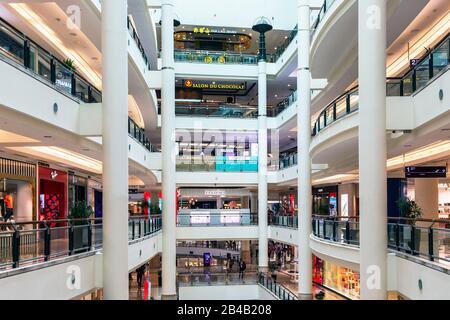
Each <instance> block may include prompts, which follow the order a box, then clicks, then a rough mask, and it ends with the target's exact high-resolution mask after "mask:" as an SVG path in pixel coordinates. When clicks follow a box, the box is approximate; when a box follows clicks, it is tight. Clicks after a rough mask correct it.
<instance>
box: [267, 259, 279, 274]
mask: <svg viewBox="0 0 450 320" xmlns="http://www.w3.org/2000/svg"><path fill="white" fill-rule="evenodd" d="M277 270H278V265H277V263H276V262H273V261H271V262H269V272H274V271H277Z"/></svg>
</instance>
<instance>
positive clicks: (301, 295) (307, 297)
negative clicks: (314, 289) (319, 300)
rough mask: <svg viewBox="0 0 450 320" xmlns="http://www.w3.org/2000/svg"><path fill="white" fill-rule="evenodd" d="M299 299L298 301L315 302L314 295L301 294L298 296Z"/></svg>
mask: <svg viewBox="0 0 450 320" xmlns="http://www.w3.org/2000/svg"><path fill="white" fill-rule="evenodd" d="M297 297H298V300H303V301H309V300H313V295H312V293H299V294H298V295H297Z"/></svg>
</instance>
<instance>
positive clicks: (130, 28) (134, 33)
mask: <svg viewBox="0 0 450 320" xmlns="http://www.w3.org/2000/svg"><path fill="white" fill-rule="evenodd" d="M127 27H128V32H129V33H130V35H131V38H132V39H133V40H134V42H135V43H136V45H137V47H138V49H139V51H140V52H141V56H142V59H143V60H144V63H145V65H146V66H147V68H148V70H150V65H149V61H148V58H147V54H146V53H145V50H144V47H143V46H142V43H141V39H139V36H138V33H137V31H136V29H135V28H134V26H133V24H132V23H131V20H130V18H129V17H127Z"/></svg>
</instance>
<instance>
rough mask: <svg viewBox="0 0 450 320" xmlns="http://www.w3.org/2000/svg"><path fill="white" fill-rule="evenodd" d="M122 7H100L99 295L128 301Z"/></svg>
mask: <svg viewBox="0 0 450 320" xmlns="http://www.w3.org/2000/svg"><path fill="white" fill-rule="evenodd" d="M126 22H127V1H126V0H119V1H117V0H103V1H102V52H103V56H102V69H103V77H102V79H103V80H102V84H103V106H102V107H103V112H102V114H103V116H102V121H103V129H102V130H103V141H102V144H103V175H102V177H103V292H104V296H105V299H106V300H127V299H128V44H127V41H128V33H127V32H128V31H127V24H126Z"/></svg>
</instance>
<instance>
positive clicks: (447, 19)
mask: <svg viewBox="0 0 450 320" xmlns="http://www.w3.org/2000/svg"><path fill="white" fill-rule="evenodd" d="M449 29H450V12H448V13H447V14H446V15H445V16H444V17H443V18H442V19H441V20H439V22H437V23H436V24H435V25H434V26H433V27H432V28H430V29H429V30H428V31H427V32H426V33H425V34H424V35H423V36H422V37H421V38H420V39H419V40H418V41H417V42H416V43H414V44H413V45H412V46H411V47H410V48H409V51H406V52H404V53H403V54H401V55H400V56H399V57H398V58H397V59H396V60H395V61H394V62H392V63H391V65H389V66H388V68H387V70H386V73H387V76H388V77H392V76H394V75H396V74H397V73H398V72H399V71H401V70H402V69H403V68H405V66H409V63H410V61H409V59H410V57H411V58H414V57H418V56H420V55H422V54H423V50H424V47H429V46H431V45H432V44H433V43H435V42H436V41H437V40H438V39H439V38H440V37H442V35H443V34H446V33H447V32H448V30H449Z"/></svg>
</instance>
